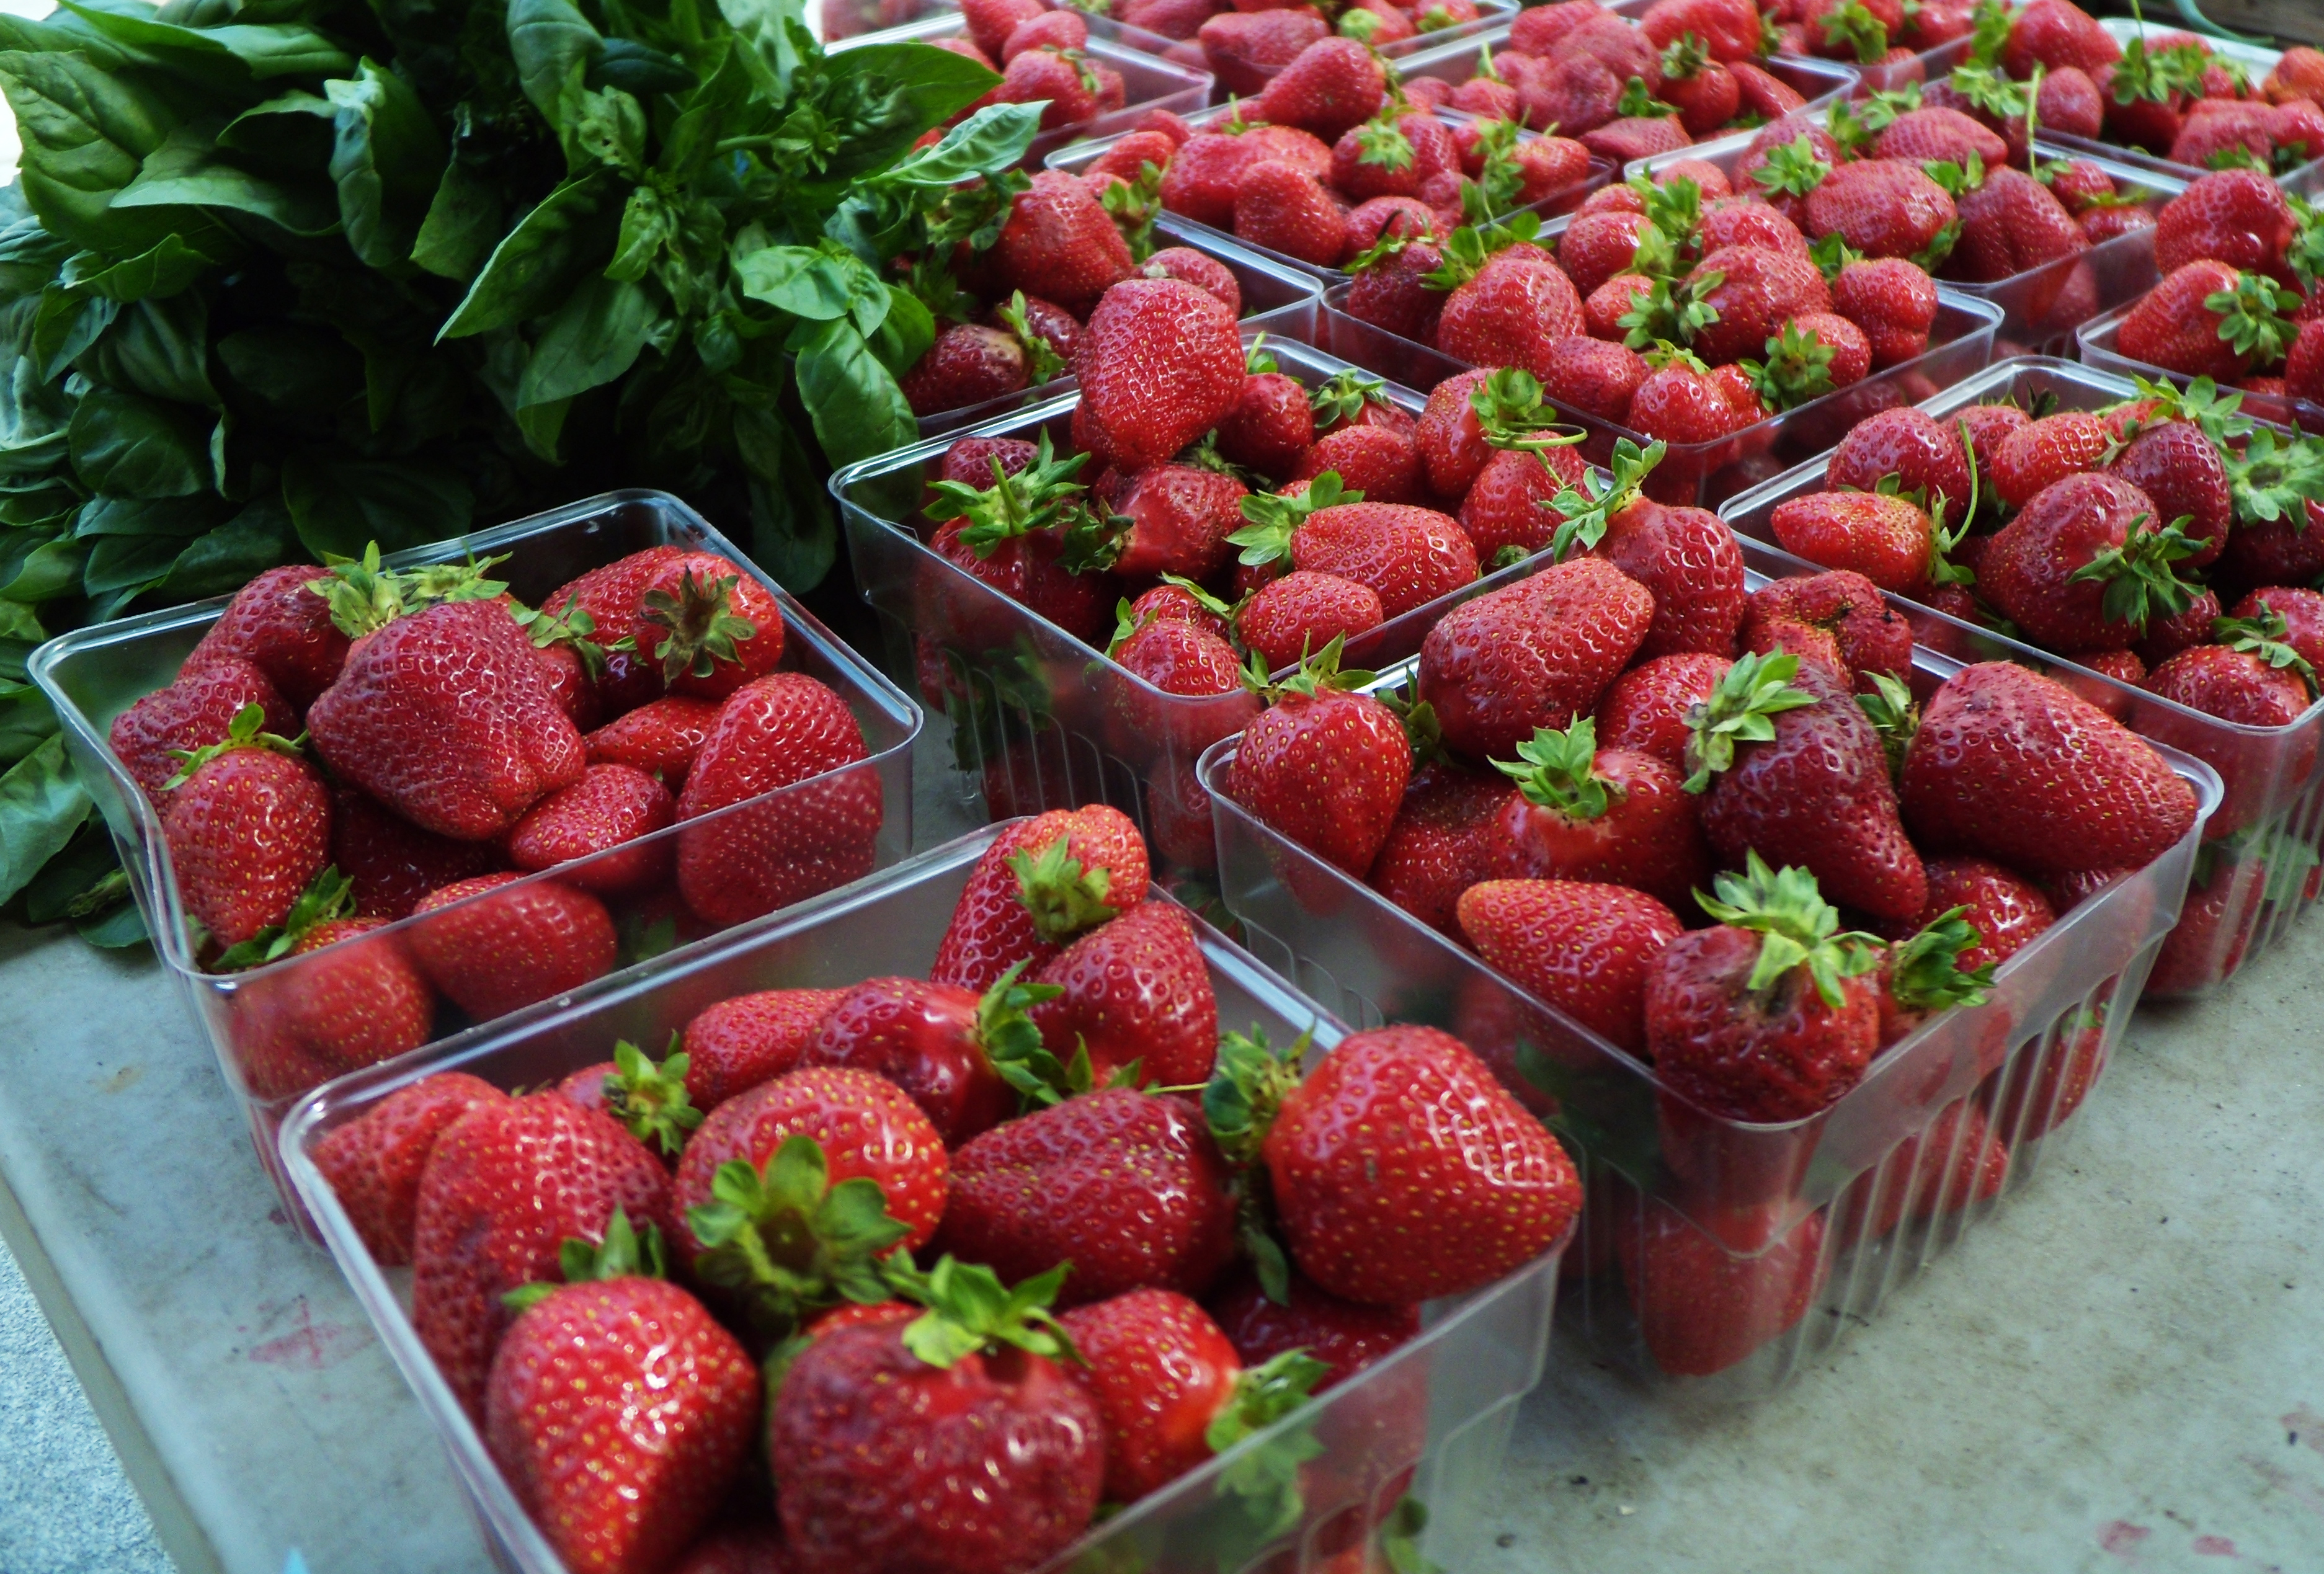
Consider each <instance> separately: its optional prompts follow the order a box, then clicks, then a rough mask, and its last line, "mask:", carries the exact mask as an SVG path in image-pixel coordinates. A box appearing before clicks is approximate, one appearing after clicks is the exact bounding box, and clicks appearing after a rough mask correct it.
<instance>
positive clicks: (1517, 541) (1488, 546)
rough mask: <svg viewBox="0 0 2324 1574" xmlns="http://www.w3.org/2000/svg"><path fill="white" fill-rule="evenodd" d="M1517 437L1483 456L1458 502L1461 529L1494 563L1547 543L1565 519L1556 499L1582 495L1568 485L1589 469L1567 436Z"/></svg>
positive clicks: (1516, 559)
mask: <svg viewBox="0 0 2324 1574" xmlns="http://www.w3.org/2000/svg"><path fill="white" fill-rule="evenodd" d="M1513 375H1515V376H1518V377H1522V376H1524V375H1526V374H1525V373H1522V372H1518V373H1513ZM1496 435H1497V436H1499V434H1496ZM1528 436H1530V435H1528ZM1503 440H1504V441H1507V440H1508V438H1506V437H1504V438H1503ZM1518 441H1520V442H1521V443H1523V446H1513V447H1507V448H1500V449H1499V451H1498V452H1496V453H1495V454H1494V455H1493V456H1492V457H1491V458H1490V459H1489V460H1487V461H1486V462H1485V467H1484V469H1483V470H1481V471H1480V472H1479V473H1478V474H1477V479H1476V482H1475V483H1474V484H1472V485H1471V487H1470V488H1469V494H1468V496H1467V497H1465V498H1464V499H1462V503H1461V529H1462V530H1463V531H1465V532H1466V533H1467V535H1468V537H1469V539H1470V541H1471V544H1472V545H1473V546H1474V547H1475V548H1476V550H1477V551H1478V553H1479V554H1480V555H1481V556H1482V557H1483V558H1484V561H1485V563H1486V565H1488V566H1490V567H1494V568H1499V567H1504V566H1508V565H1509V564H1512V563H1518V562H1522V561H1524V560H1525V559H1526V558H1527V557H1532V556H1533V555H1534V554H1535V553H1536V552H1538V551H1540V550H1542V549H1543V548H1545V547H1547V546H1548V545H1549V544H1550V542H1551V540H1552V539H1553V538H1554V535H1555V532H1556V530H1557V528H1558V526H1559V525H1560V524H1561V523H1563V517H1564V516H1563V515H1562V514H1561V513H1559V512H1558V511H1557V510H1556V508H1555V507H1554V504H1555V503H1556V502H1557V500H1558V499H1559V498H1561V497H1568V496H1578V495H1580V494H1579V493H1577V492H1573V490H1572V489H1573V488H1574V487H1575V486H1576V485H1577V484H1579V483H1582V482H1583V480H1584V478H1585V477H1586V476H1587V475H1588V474H1589V465H1588V463H1587V462H1586V461H1584V460H1583V459H1582V456H1581V455H1580V454H1579V453H1578V452H1576V451H1575V450H1574V448H1572V446H1568V444H1567V443H1566V442H1563V441H1559V440H1556V439H1552V440H1551V441H1549V442H1546V443H1544V444H1542V445H1541V446H1534V445H1533V444H1532V443H1531V442H1530V441H1526V439H1523V438H1520V439H1518ZM1497 446H1498V445H1497Z"/></svg>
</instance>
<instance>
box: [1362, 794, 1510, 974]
mask: <svg viewBox="0 0 2324 1574" xmlns="http://www.w3.org/2000/svg"><path fill="white" fill-rule="evenodd" d="M1511 796H1512V794H1511V792H1510V789H1509V785H1508V782H1507V781H1506V780H1504V779H1503V778H1501V777H1500V776H1499V775H1497V774H1480V773H1478V772H1476V771H1471V770H1465V769H1462V768H1461V767H1460V766H1458V765H1456V764H1454V763H1453V762H1452V760H1449V759H1432V760H1430V761H1429V762H1427V763H1426V764H1425V765H1423V766H1421V767H1420V768H1419V769H1416V770H1415V771H1414V772H1413V773H1412V779H1411V781H1410V782H1409V783H1408V784H1407V785H1406V787H1405V792H1404V802H1403V804H1402V805H1399V806H1398V808H1397V812H1396V819H1395V820H1394V821H1393V822H1392V823H1390V824H1389V826H1388V836H1387V838H1386V840H1384V841H1383V842H1381V843H1380V847H1379V852H1378V853H1377V854H1376V855H1374V857H1373V859H1372V866H1371V872H1370V874H1369V876H1367V877H1366V879H1367V883H1369V885H1370V886H1371V888H1373V889H1374V890H1376V891H1378V892H1379V894H1380V895H1382V896H1384V897H1387V898H1388V900H1389V901H1391V902H1394V903H1395V904H1396V905H1397V907H1401V908H1403V909H1404V910H1405V911H1406V912H1407V913H1409V914H1411V915H1412V916H1414V917H1416V918H1418V919H1419V920H1420V921H1421V922H1422V923H1424V924H1426V925H1429V927H1431V928H1433V929H1437V930H1441V931H1443V933H1445V934H1455V933H1457V931H1456V930H1455V929H1454V928H1453V922H1454V920H1453V906H1454V904H1455V903H1457V902H1458V901H1459V900H1460V899H1461V893H1462V892H1463V891H1465V890H1467V889H1468V888H1470V887H1471V886H1472V885H1475V884H1476V883H1477V882H1478V881H1479V880H1481V879H1488V878H1489V876H1490V875H1491V873H1492V855H1493V830H1494V824H1495V822H1497V821H1498V820H1499V817H1500V813H1501V809H1502V807H1503V805H1506V804H1508V801H1509V799H1510V797H1511Z"/></svg>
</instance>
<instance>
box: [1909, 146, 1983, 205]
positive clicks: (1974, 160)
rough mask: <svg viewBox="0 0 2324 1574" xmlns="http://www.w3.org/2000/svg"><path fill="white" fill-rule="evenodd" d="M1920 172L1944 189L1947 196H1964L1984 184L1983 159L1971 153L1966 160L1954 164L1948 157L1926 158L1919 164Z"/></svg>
mask: <svg viewBox="0 0 2324 1574" xmlns="http://www.w3.org/2000/svg"><path fill="white" fill-rule="evenodd" d="M1921 171H1922V173H1923V174H1925V175H1927V176H1928V178H1929V179H1932V180H1934V181H1935V182H1936V183H1937V184H1938V185H1940V186H1941V187H1943V188H1944V189H1945V194H1946V195H1947V196H1949V197H1954V198H1960V197H1966V196H1968V195H1969V193H1970V192H1972V191H1974V190H1976V189H1978V187H1980V186H1982V185H1984V184H1985V161H1984V160H1983V159H1982V158H1980V157H1978V155H1977V154H1976V153H1971V154H1969V159H1968V161H1966V162H1963V163H1959V164H1956V163H1954V162H1953V161H1951V160H1950V159H1928V160H1924V161H1923V162H1922V164H1921Z"/></svg>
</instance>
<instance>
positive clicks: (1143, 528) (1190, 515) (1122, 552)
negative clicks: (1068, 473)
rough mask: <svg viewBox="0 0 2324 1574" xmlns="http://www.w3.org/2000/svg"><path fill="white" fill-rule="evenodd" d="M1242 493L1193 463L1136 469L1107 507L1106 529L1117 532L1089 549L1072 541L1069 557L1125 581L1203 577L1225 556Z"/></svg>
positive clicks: (1233, 481) (1224, 478) (1237, 484)
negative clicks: (1110, 516)
mask: <svg viewBox="0 0 2324 1574" xmlns="http://www.w3.org/2000/svg"><path fill="white" fill-rule="evenodd" d="M1246 491H1247V489H1246V488H1245V487H1244V486H1243V484H1242V483H1240V481H1237V480H1236V479H1235V478H1234V477H1233V476H1231V475H1223V474H1220V473H1219V472H1217V471H1215V470H1205V469H1203V468H1201V467H1200V466H1197V465H1155V466H1153V467H1152V468H1151V469H1148V470H1143V471H1140V472H1139V474H1137V476H1136V477H1135V478H1133V479H1132V480H1131V482H1130V485H1129V488H1128V489H1127V490H1126V491H1124V492H1122V493H1121V495H1120V497H1118V498H1116V499H1115V500H1113V502H1111V505H1110V507H1111V511H1112V513H1113V516H1114V522H1112V523H1110V524H1109V527H1108V529H1110V530H1118V532H1119V533H1118V534H1114V535H1112V536H1111V538H1110V539H1109V540H1107V541H1106V542H1105V543H1104V546H1103V548H1102V549H1099V550H1095V551H1093V550H1091V549H1090V548H1087V547H1085V546H1084V545H1083V544H1082V543H1081V542H1079V541H1078V540H1077V541H1076V543H1075V545H1074V547H1073V548H1069V553H1071V554H1074V556H1072V557H1070V558H1069V560H1071V561H1073V562H1074V563H1075V565H1076V566H1081V565H1083V564H1091V565H1094V566H1102V567H1106V568H1111V570H1112V571H1113V572H1114V573H1116V574H1119V575H1121V576H1122V577H1123V578H1125V579H1154V578H1158V577H1160V576H1161V575H1166V574H1175V575H1179V576H1180V577H1181V578H1185V579H1208V578H1209V577H1210V576H1211V575H1213V574H1215V573H1217V572H1218V571H1219V569H1220V568H1221V567H1222V566H1224V565H1225V563H1226V561H1227V559H1228V557H1230V556H1231V553H1230V552H1229V551H1228V548H1227V538H1228V537H1229V536H1230V535H1231V534H1233V533H1234V531H1236V530H1237V529H1240V528H1241V517H1240V512H1239V510H1240V504H1241V502H1242V500H1243V498H1244V496H1245V495H1246ZM1120 521H1126V522H1120Z"/></svg>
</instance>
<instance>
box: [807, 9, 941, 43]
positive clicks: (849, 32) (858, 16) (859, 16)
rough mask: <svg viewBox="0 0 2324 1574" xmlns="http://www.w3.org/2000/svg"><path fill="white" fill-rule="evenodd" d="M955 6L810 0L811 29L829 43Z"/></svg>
mask: <svg viewBox="0 0 2324 1574" xmlns="http://www.w3.org/2000/svg"><path fill="white" fill-rule="evenodd" d="M951 8H952V0H809V4H808V5H807V31H808V32H812V33H814V34H815V36H816V37H817V38H819V39H821V40H823V41H824V42H825V43H826V44H829V43H833V42H835V41H838V40H840V39H848V38H855V37H858V36H860V35H861V34H863V33H867V32H883V31H885V30H886V29H888V28H891V27H901V26H903V25H904V24H905V23H908V22H918V21H919V20H920V18H922V17H924V16H926V15H927V14H928V13H930V12H932V11H945V10H950V9H951Z"/></svg>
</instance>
